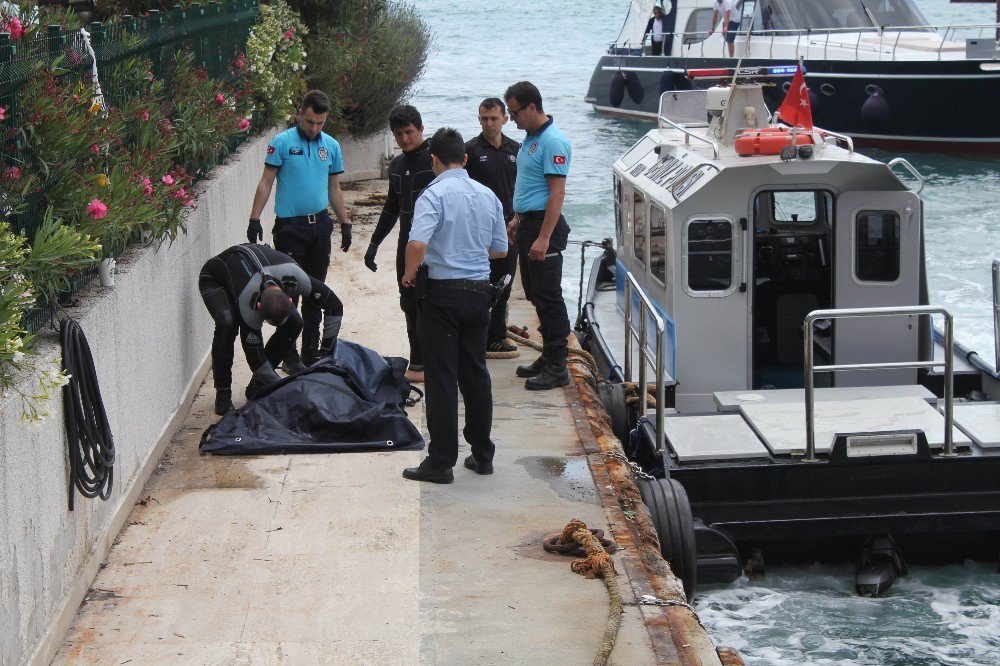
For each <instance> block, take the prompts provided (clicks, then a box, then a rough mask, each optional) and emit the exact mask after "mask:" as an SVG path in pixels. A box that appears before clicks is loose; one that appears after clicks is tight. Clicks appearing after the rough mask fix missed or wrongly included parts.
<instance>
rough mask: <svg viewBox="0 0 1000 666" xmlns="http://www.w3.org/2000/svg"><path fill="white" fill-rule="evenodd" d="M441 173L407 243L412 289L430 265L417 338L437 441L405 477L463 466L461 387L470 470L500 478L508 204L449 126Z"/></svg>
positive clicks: (448, 476) (435, 476) (435, 143)
mask: <svg viewBox="0 0 1000 666" xmlns="http://www.w3.org/2000/svg"><path fill="white" fill-rule="evenodd" d="M430 150H431V156H432V161H433V169H434V173H435V175H436V176H437V177H436V178H435V179H434V181H433V182H432V183H431V184H430V185H429V186H428V187H427V189H426V190H424V194H423V196H421V197H420V199H419V200H418V201H417V205H416V211H415V213H414V216H413V227H412V228H411V229H410V237H409V242H408V243H407V245H406V271H405V273H404V274H403V284H404V285H406V286H407V287H410V288H412V287H415V286H416V284H417V269H418V268H419V267H420V265H421V264H422V263H423V264H426V266H427V278H428V279H427V287H426V295H424V294H421V299H420V319H419V324H418V332H419V335H420V342H421V344H422V345H423V352H424V357H425V358H426V360H427V370H426V373H425V374H426V388H427V396H426V397H427V430H428V431H429V432H430V435H431V441H430V444H429V445H428V447H427V457H426V458H425V459H424V460H423V462H421V463H420V466H419V467H408V468H407V469H405V470H403V476H404V477H406V478H407V479H413V480H416V481H430V482H432V483H451V482H452V481H454V480H455V477H454V475H453V473H452V470H451V468H452V467H454V466H455V463H456V462H458V390H461V391H462V398H463V399H464V401H465V428H464V430H463V431H462V432H463V435H464V436H465V440H466V441H467V442H468V443H469V444H470V445H471V447H472V455H470V456H469V457H468V458H466V459H465V466H466V467H467V468H469V469H471V470H472V471H474V472H476V473H477V474H492V473H493V453H494V446H493V442H492V441H491V440H490V429H491V428H492V426H493V387H492V384H491V382H490V373H489V371H488V370H487V369H486V328H487V326H488V325H489V321H490V313H489V309H490V297H491V295H492V286H491V285H490V283H489V279H488V278H489V275H490V262H489V260H490V259H494V258H500V257H503V256H504V254H506V252H507V238H506V235H505V233H504V221H503V206H501V205H500V201H499V200H498V199H497V198H496V196H495V195H494V194H493V193H492V192H490V191H489V190H488V189H487V188H486V187H484V186H483V185H480V184H479V183H477V182H475V181H474V180H472V179H470V178H469V174H468V172H467V171H466V170H465V169H463V168H462V166H463V165H464V164H465V159H466V158H465V145H464V144H463V142H462V135H461V134H459V133H458V132H456V131H455V130H453V129H451V128H448V127H443V128H441V129H439V130H438V131H437V132H435V133H434V138H432V139H431V147H430Z"/></svg>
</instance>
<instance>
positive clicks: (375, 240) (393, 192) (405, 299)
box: [365, 104, 434, 382]
mask: <svg viewBox="0 0 1000 666" xmlns="http://www.w3.org/2000/svg"><path fill="white" fill-rule="evenodd" d="M389 129H390V130H392V135H393V136H394V137H395V139H396V143H397V144H399V147H400V148H402V149H403V153H402V154H401V155H397V156H396V157H395V158H393V160H392V162H391V163H390V164H389V195H388V197H386V200H385V205H384V206H383V207H382V214H381V215H380V216H379V218H378V224H377V225H376V226H375V231H374V232H372V238H371V243H370V244H369V245H368V251H367V252H365V266H367V267H368V268H369V269H370V270H372V271H374V270H376V269H377V265H376V263H375V253H376V252H378V246H379V245H380V244H381V243H382V241H384V240H385V238H386V236H388V235H389V232H390V231H392V228H393V227H394V226H396V220H397V219H398V220H399V239H398V242H397V243H396V285H397V286H398V287H399V307H400V308H401V309H402V310H403V314H404V315H405V316H406V336H407V338H408V339H409V342H410V366H409V369H408V370H407V373H406V377H407V379H409V380H410V381H411V382H422V381H423V380H424V377H423V372H424V358H423V354H422V353H421V351H420V342H419V341H418V340H417V299H416V296H415V295H414V291H415V290H414V289H413V288H412V287H404V286H403V282H402V280H403V272H404V269H405V268H406V242H407V239H409V237H410V226H411V225H412V224H413V207H414V205H415V204H416V202H417V198H418V197H419V196H420V194H421V193H422V192H423V191H424V188H425V187H427V186H428V185H430V183H431V181H432V180H434V170H433V168H432V166H431V151H430V148H429V145H428V143H427V141H424V125H423V120H422V119H421V117H420V112H419V111H417V110H416V109H415V108H413V107H412V106H409V105H405V104H404V105H400V106H397V107H396V108H394V109H393V110H392V111H391V112H390V113H389Z"/></svg>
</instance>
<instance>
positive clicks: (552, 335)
mask: <svg viewBox="0 0 1000 666" xmlns="http://www.w3.org/2000/svg"><path fill="white" fill-rule="evenodd" d="M504 99H505V100H506V101H507V110H508V112H509V113H510V117H511V118H512V119H513V120H514V122H515V123H516V124H517V127H518V129H523V130H525V131H526V132H527V133H528V134H527V136H526V137H525V138H524V143H523V144H522V148H521V150H520V151H519V152H518V153H517V183H516V185H515V187H514V211H515V212H514V219H513V220H511V221H510V223H509V224H508V225H507V233H508V236H509V237H510V238H511V239H512V240H513V241H515V242H516V243H517V250H518V255H519V256H520V261H521V285H522V286H523V287H524V294H525V296H527V297H528V300H529V301H531V304H532V305H534V306H535V311H536V312H537V313H538V320H539V322H541V326H540V327H539V330H540V331H541V333H542V344H543V349H542V355H541V356H540V357H539V358H538V359H536V360H535V362H534V363H532V364H531V365H519V366H518V367H517V376H518V377H526V378H527V381H526V382H525V383H524V387H525V388H526V389H528V390H530V391H544V390H547V389H553V388H556V387H559V386H565V385H566V384H568V383H569V373H568V372H567V371H566V354H567V342H566V337H567V336H568V335H569V329H570V327H569V314H568V313H567V312H566V302H565V301H563V297H562V263H563V257H562V253H563V250H565V249H566V241H567V239H568V238H569V225H568V224H566V218H564V217H563V215H562V206H563V200H564V199H565V198H566V176H567V174H568V173H569V163H570V158H571V156H572V151H571V149H570V145H569V141H568V140H567V139H566V136H565V135H564V134H563V133H562V132H561V131H560V130H559V128H558V127H556V126H555V124H554V123H553V120H552V117H551V116H547V115H545V111H544V110H543V109H542V95H541V93H539V92H538V88H536V87H535V86H534V84H532V83H530V82H528V81H521V82H520V83H515V84H514V85H512V86H511V87H510V88H507V92H505V93H504Z"/></svg>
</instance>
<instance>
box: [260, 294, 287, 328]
mask: <svg viewBox="0 0 1000 666" xmlns="http://www.w3.org/2000/svg"><path fill="white" fill-rule="evenodd" d="M260 312H261V314H262V315H264V320H265V321H267V322H269V323H270V322H283V321H285V319H287V318H288V315H290V314H292V301H291V299H289V298H288V294H286V293H285V292H284V291H282V290H281V289H268V288H267V287H265V288H264V293H262V294H261V295H260Z"/></svg>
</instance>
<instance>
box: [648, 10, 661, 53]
mask: <svg viewBox="0 0 1000 666" xmlns="http://www.w3.org/2000/svg"><path fill="white" fill-rule="evenodd" d="M663 24H664V20H663V8H662V7H660V6H659V5H656V6H655V7H653V16H652V18H650V19H649V23H647V24H646V33H645V34H647V35H650V36H651V39H650V43H651V44H652V47H651V49H650V53H649V55H655V56H658V55H663V34H664V33H665V32H666V31H665V30H664V29H663V27H664V26H663Z"/></svg>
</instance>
